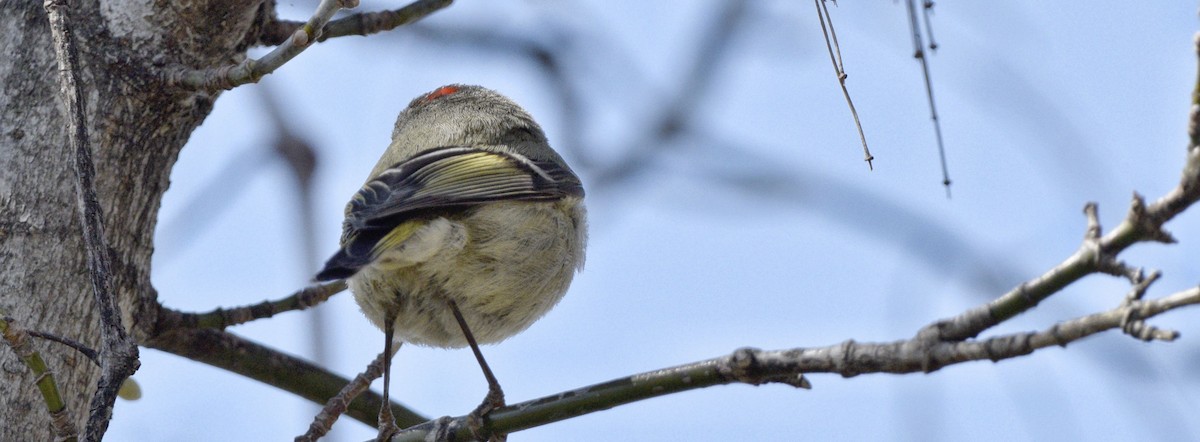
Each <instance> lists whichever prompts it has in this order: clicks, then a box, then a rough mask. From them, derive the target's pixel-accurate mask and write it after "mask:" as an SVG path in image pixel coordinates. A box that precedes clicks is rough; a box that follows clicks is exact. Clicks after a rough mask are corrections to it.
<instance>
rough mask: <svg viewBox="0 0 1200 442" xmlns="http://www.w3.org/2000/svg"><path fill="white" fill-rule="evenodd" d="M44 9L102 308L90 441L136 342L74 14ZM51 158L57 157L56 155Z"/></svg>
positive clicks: (100, 429)
mask: <svg viewBox="0 0 1200 442" xmlns="http://www.w3.org/2000/svg"><path fill="white" fill-rule="evenodd" d="M45 8H46V14H47V16H48V18H49V20H50V33H51V38H52V39H53V40H54V52H55V58H57V60H58V77H59V88H60V90H59V93H60V95H61V96H62V98H63V102H64V108H65V109H66V118H64V119H65V120H66V121H67V131H68V135H67V138H68V140H69V143H70V149H69V150H68V152H72V153H73V155H69V156H70V157H71V158H72V160H73V161H72V169H73V170H74V172H75V189H76V197H77V198H76V203H77V204H78V208H79V218H80V224H81V225H82V228H83V242H84V246H85V248H86V249H87V257H88V270H89V275H90V277H91V285H92V294H93V296H94V298H95V301H96V307H97V310H99V312H100V339H101V346H100V367H101V374H100V380H99V382H98V386H97V389H96V393H95V396H93V397H92V403H91V406H90V410H89V415H88V425H87V429H86V431H85V433H84V436H85V439H86V440H89V441H96V440H100V439H101V438H102V437H103V436H104V432H105V430H107V429H108V421H109V419H111V417H112V407H113V403H114V402H116V400H117V392H118V390H119V389H120V388H121V383H122V382H124V381H125V379H126V378H128V377H129V376H130V375H132V374H133V373H134V372H136V371H137V369H138V366H139V365H140V362H138V349H137V345H136V344H135V343H134V342H133V340H132V339H130V338H129V336H128V335H127V334H126V333H125V327H124V326H123V325H122V324H121V313H120V311H119V309H118V308H117V303H116V300H114V299H113V296H112V282H111V281H110V277H109V268H110V267H111V266H110V264H109V255H108V254H109V248H108V243H107V241H106V240H105V239H104V219H103V213H102V210H101V208H100V202H99V200H98V199H97V198H96V185H95V175H96V170H95V166H94V165H93V163H92V152H91V146H90V145H89V144H90V141H89V137H88V130H87V115H86V114H85V111H84V109H85V108H86V105H85V103H84V95H83V91H82V90H81V89H80V88H79V52H78V50H77V49H76V47H75V39H74V35H73V33H72V29H71V26H70V23H69V22H70V17H69V15H68V13H67V12H68V9H67V5H66V1H65V0H46V3H45ZM50 158H54V157H53V156H52V157H50Z"/></svg>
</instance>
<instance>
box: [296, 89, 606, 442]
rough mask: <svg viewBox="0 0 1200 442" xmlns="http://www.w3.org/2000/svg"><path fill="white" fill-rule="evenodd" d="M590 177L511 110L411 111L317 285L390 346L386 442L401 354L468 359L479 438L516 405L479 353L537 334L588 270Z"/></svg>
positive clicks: (432, 101) (477, 105) (461, 102)
mask: <svg viewBox="0 0 1200 442" xmlns="http://www.w3.org/2000/svg"><path fill="white" fill-rule="evenodd" d="M583 199H584V189H583V184H582V182H581V181H580V179H579V177H578V176H577V175H576V174H575V172H574V171H572V170H571V168H570V166H568V165H567V163H566V161H565V160H563V158H562V157H561V156H560V155H559V154H558V153H557V152H555V151H554V149H553V148H551V147H550V144H549V141H548V140H547V138H546V135H545V133H544V132H543V131H542V128H541V126H539V125H538V124H537V123H536V122H535V121H534V119H533V117H532V116H530V115H529V113H528V112H526V111H525V110H524V109H522V108H521V107H520V106H519V105H517V104H516V103H515V102H513V101H512V100H511V99H509V98H507V97H505V96H504V95H501V94H500V93H498V92H496V91H493V90H490V89H487V88H484V87H482V86H475V85H464V84H450V85H446V86H441V87H438V88H436V89H434V90H432V91H430V92H427V93H424V94H422V95H420V96H418V97H416V98H415V99H413V100H412V101H411V102H410V103H409V104H408V106H407V107H406V108H405V109H404V110H402V111H401V112H400V114H399V116H398V117H397V118H396V124H395V127H394V128H393V131H392V141H391V144H390V145H389V146H388V147H387V149H386V150H385V151H384V153H383V155H382V156H381V157H380V159H379V161H378V163H377V164H376V165H375V167H374V169H372V170H371V172H370V174H369V178H368V179H367V181H366V183H365V184H364V185H363V186H362V187H361V188H360V189H359V190H358V191H357V192H356V193H355V194H354V196H353V197H352V198H351V199H350V202H349V203H347V205H346V209H345V220H344V222H343V224H342V236H341V240H340V247H339V248H338V250H337V252H336V253H335V254H334V255H333V256H332V257H331V258H329V260H328V261H327V262H326V264H325V266H324V267H323V268H322V269H321V271H320V272H319V273H318V274H317V275H316V278H315V279H316V280H317V281H331V280H339V279H344V280H345V281H346V283H347V285H348V287H349V288H350V291H351V292H352V293H353V295H354V299H355V301H356V302H357V304H358V305H359V307H360V308H361V310H362V312H363V314H364V315H365V316H366V317H367V318H368V319H369V320H370V321H371V322H372V323H373V324H374V325H376V326H377V327H379V328H380V329H381V330H383V332H384V361H385V362H384V382H383V385H384V387H383V397H384V401H383V402H384V405H383V407H382V408H381V409H380V414H379V437H380V439H381V440H383V439H386V438H389V437H390V436H391V435H393V434H395V433H396V432H397V431H399V429H398V427H397V426H396V424H395V419H394V418H393V417H392V414H391V407H390V406H389V403H390V402H389V401H388V399H387V398H388V390H389V387H390V371H391V355H392V354H393V351H392V346H393V344H396V345H397V346H398V345H400V344H402V343H410V344H415V345H420V346H430V347H442V348H462V347H468V346H469V347H470V348H471V350H472V352H473V353H474V355H475V358H476V360H477V361H478V363H479V366H480V368H481V369H482V371H483V374H484V377H485V378H486V380H487V382H488V393H487V395H486V396H485V397H484V400H483V403H481V404H480V406H479V407H478V408H476V409H475V410H474V411H473V412H472V413H471V414H470V415H469V419H468V422H469V426H470V427H471V430H472V431H473V432H475V434H476V436H480V437H488V438H492V439H499V438H503V435H499V436H497V435H494V434H485V435H483V436H481V433H480V432H481V428H482V427H483V426H484V424H483V422H484V419H485V418H486V416H487V414H488V413H490V412H491V411H492V410H494V409H496V408H499V407H503V406H504V405H505V403H504V393H503V390H502V389H501V387H500V384H499V382H498V381H497V380H496V377H495V375H494V374H493V373H492V370H491V368H490V367H489V366H488V364H487V362H486V361H485V360H484V358H483V353H482V352H481V351H480V350H479V345H480V344H490V343H496V342H499V341H502V340H504V339H506V338H508V337H511V336H513V335H515V334H517V333H520V332H522V331H524V330H525V329H527V328H528V327H529V326H530V325H531V324H533V322H534V321H537V320H538V319H539V318H541V317H542V316H543V315H545V314H546V312H548V311H549V310H550V309H551V308H552V307H554V306H555V305H556V304H557V303H558V301H559V300H560V299H562V297H563V295H564V294H565V293H566V291H567V288H568V287H569V286H570V284H571V281H572V279H573V277H574V275H575V274H576V272H578V271H580V270H582V268H583V264H584V258H585V248H586V245H587V210H586V208H585V206H584V203H583Z"/></svg>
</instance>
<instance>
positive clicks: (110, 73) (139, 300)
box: [0, 0, 272, 440]
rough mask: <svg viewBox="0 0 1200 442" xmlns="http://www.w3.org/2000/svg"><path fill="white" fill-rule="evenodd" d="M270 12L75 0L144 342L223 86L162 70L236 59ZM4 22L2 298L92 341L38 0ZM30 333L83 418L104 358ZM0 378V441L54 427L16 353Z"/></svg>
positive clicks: (135, 331) (16, 312) (123, 266)
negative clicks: (161, 251) (156, 285)
mask: <svg viewBox="0 0 1200 442" xmlns="http://www.w3.org/2000/svg"><path fill="white" fill-rule="evenodd" d="M271 13H272V11H271V10H270V5H269V4H266V3H265V2H264V1H263V0H258V1H250V2H245V1H240V0H191V1H187V0H185V1H171V2H156V1H152V0H125V1H119V0H118V1H107V2H104V3H103V4H101V3H100V2H97V1H93V0H82V1H79V2H72V3H71V9H70V10H69V11H68V14H69V20H70V21H69V25H70V26H71V28H72V31H73V32H74V35H75V39H76V44H77V45H78V46H79V48H80V63H81V77H82V80H83V81H82V84H81V87H83V88H84V95H85V97H86V98H85V99H86V106H87V108H86V109H87V113H88V115H89V120H88V121H87V125H88V127H89V129H90V130H91V140H90V143H91V147H92V153H93V155H94V157H95V163H96V190H97V193H98V196H99V199H100V203H101V205H102V207H103V209H104V218H105V223H106V227H107V229H108V231H107V232H105V236H106V238H107V240H108V243H109V245H110V247H111V250H110V251H109V253H110V254H111V257H112V263H113V268H112V272H113V281H112V283H113V284H112V286H113V288H114V294H115V295H116V297H117V302H118V305H119V306H120V309H121V312H122V316H123V318H122V319H123V321H124V324H126V326H127V327H128V329H129V332H130V333H131V334H132V335H133V336H134V337H135V339H138V340H139V341H142V340H144V339H145V338H146V337H147V336H148V335H149V333H150V332H151V330H152V328H153V326H154V323H155V321H156V320H157V312H158V308H157V294H156V292H155V291H154V289H153V287H151V285H150V256H151V253H152V252H153V249H154V244H153V234H154V227H155V223H156V220H157V219H156V217H157V213H158V208H159V204H160V202H161V200H162V195H163V192H165V191H166V189H167V186H168V184H169V182H168V179H169V176H170V172H171V167H172V166H173V165H174V163H175V160H176V158H177V157H178V154H179V151H180V149H181V148H182V147H183V145H184V143H185V142H186V141H187V140H188V138H189V136H190V134H191V133H192V131H193V130H194V129H195V128H196V127H197V126H198V125H199V124H200V123H201V122H202V121H203V120H204V118H205V117H206V116H207V115H208V114H209V112H210V111H211V110H212V103H213V100H215V99H216V97H217V95H218V93H216V92H206V91H189V90H182V89H179V88H170V87H167V86H166V85H164V84H163V83H162V81H161V76H160V75H158V74H159V72H160V71H161V69H162V68H163V67H166V66H172V65H178V66H184V67H189V68H203V67H216V66H221V65H226V64H229V63H235V62H237V61H240V59H241V57H243V56H244V53H245V49H246V48H247V47H248V46H250V45H251V44H252V43H254V42H255V41H256V40H257V35H258V30H259V29H260V27H261V24H262V23H263V20H264V17H266V16H268V15H269V14H271ZM0 29H3V32H0V53H2V54H5V56H4V57H3V58H0V309H2V310H3V314H5V315H7V316H9V317H11V318H12V319H13V321H14V322H15V323H17V324H18V325H20V326H22V327H25V328H27V329H30V330H36V331H42V332H47V333H52V334H55V335H59V336H63V337H68V338H72V339H75V340H78V341H80V342H82V343H84V344H85V345H88V346H91V347H93V348H94V347H95V346H96V345H97V344H98V342H99V331H98V330H99V320H98V318H97V315H96V310H95V305H94V302H93V298H92V295H91V290H90V288H89V285H88V276H87V275H88V273H87V272H88V270H87V266H86V254H85V250H84V249H83V244H82V238H81V233H80V226H79V221H78V220H79V216H78V214H77V213H75V212H76V210H77V208H76V205H75V195H74V192H75V187H74V185H73V184H72V183H73V175H72V172H71V165H70V162H69V158H70V157H69V155H68V150H67V134H66V132H65V129H64V128H65V124H64V123H63V121H64V117H63V105H62V101H61V98H60V97H59V95H58V94H59V91H58V83H57V76H56V73H55V71H54V70H55V69H56V65H55V59H54V50H53V47H52V44H51V39H50V32H49V26H48V22H47V19H46V13H45V11H44V9H43V6H42V4H41V2H39V1H33V0H12V1H8V0H5V1H2V2H0ZM33 344H34V347H35V349H37V350H38V351H39V352H41V354H42V356H43V357H44V358H45V359H46V361H47V363H48V365H49V366H50V369H51V370H53V372H54V374H55V377H56V379H57V381H58V383H59V388H60V391H62V395H63V398H64V400H65V401H66V402H67V406H68V409H69V410H70V411H71V413H73V415H72V416H73V419H74V421H75V423H76V426H77V428H79V429H82V428H84V426H85V423H86V421H87V417H88V416H87V410H88V402H89V398H90V397H91V395H92V393H93V392H94V390H95V387H96V381H97V379H98V375H99V370H98V369H97V367H96V366H94V365H93V364H92V363H91V362H89V361H88V360H87V359H86V358H85V357H83V355H81V354H79V353H77V352H75V351H74V350H72V349H70V348H68V347H65V346H62V345H58V344H54V343H49V342H46V341H43V340H35V341H34V343H33ZM0 378H2V381H0V398H4V406H3V407H0V422H3V425H0V440H47V439H49V438H50V436H49V435H50V432H49V414H48V412H47V411H46V405H45V402H44V401H43V400H42V398H41V396H40V395H39V394H38V393H37V390H36V389H35V387H34V381H35V379H34V377H33V375H32V374H31V373H30V371H29V370H28V369H27V368H26V367H25V366H24V365H22V364H21V362H20V360H19V359H17V358H16V357H15V355H13V353H12V352H11V351H8V350H0ZM116 413H117V414H119V413H120V408H119V407H118V408H117V410H116Z"/></svg>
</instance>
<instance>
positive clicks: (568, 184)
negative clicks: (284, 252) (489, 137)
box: [317, 146, 583, 280]
mask: <svg viewBox="0 0 1200 442" xmlns="http://www.w3.org/2000/svg"><path fill="white" fill-rule="evenodd" d="M565 196H583V186H582V185H581V184H580V182H579V178H578V177H576V176H575V174H574V173H573V172H571V170H570V169H568V168H566V167H564V166H562V165H560V163H558V162H555V161H549V160H534V159H530V158H528V157H525V156H523V155H520V154H516V153H510V152H509V151H508V150H507V149H506V150H499V149H495V148H494V147H493V148H489V147H488V146H482V147H444V148H438V149H433V150H429V151H426V152H424V153H421V154H419V155H416V156H414V157H412V158H410V159H408V160H405V161H402V162H400V163H398V164H396V165H394V166H392V167H389V168H387V169H385V170H384V171H383V172H380V173H379V175H378V176H376V177H375V178H374V179H372V180H371V181H368V182H367V183H366V184H365V185H363V187H362V189H360V190H359V191H358V193H356V194H355V195H354V198H353V199H351V200H350V204H349V205H348V206H347V208H346V222H345V223H344V225H343V232H342V249H341V250H339V251H338V253H337V255H335V256H334V257H333V258H331V259H330V260H329V262H328V263H326V265H325V269H324V270H322V271H321V273H320V274H319V275H318V276H317V279H318V280H327V279H337V278H345V277H348V276H350V275H353V274H354V273H355V272H357V271H358V269H359V268H361V267H362V266H365V265H366V264H368V263H370V261H371V259H373V254H374V252H375V250H374V249H375V248H376V247H375V246H376V244H378V243H379V242H380V240H381V239H383V238H384V237H385V236H389V237H391V236H394V235H389V234H392V233H395V232H393V230H394V229H396V228H397V227H399V226H402V225H408V226H409V227H410V230H411V227H412V226H411V223H410V221H412V220H414V218H418V217H420V216H421V215H423V214H428V213H435V212H443V211H447V210H456V209H458V210H461V209H465V208H469V207H471V206H475V205H478V204H483V203H488V202H495V201H513V200H523V201H548V200H554V199H558V198H562V197H565ZM406 223H407V224H406ZM392 239H395V238H392Z"/></svg>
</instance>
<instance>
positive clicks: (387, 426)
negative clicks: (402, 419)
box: [376, 314, 400, 441]
mask: <svg viewBox="0 0 1200 442" xmlns="http://www.w3.org/2000/svg"><path fill="white" fill-rule="evenodd" d="M385 316H386V317H385V318H384V321H383V336H384V339H385V341H384V342H383V355H384V356H383V405H380V406H379V427H378V428H379V437H378V438H377V439H376V440H378V441H386V440H390V439H391V438H392V436H393V435H395V434H396V433H398V432H399V431H400V427H398V426H396V417H395V416H393V415H392V401H391V400H389V399H388V389H389V388H390V387H391V380H392V336H393V335H394V334H395V328H396V316H395V315H392V314H387V315H385Z"/></svg>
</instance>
